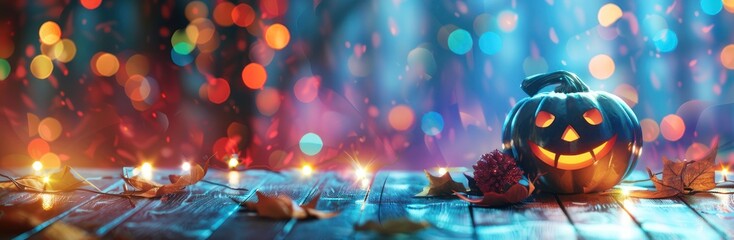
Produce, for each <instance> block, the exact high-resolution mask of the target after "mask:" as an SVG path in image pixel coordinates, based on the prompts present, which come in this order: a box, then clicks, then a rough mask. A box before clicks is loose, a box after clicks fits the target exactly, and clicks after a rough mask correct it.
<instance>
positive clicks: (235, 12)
mask: <svg viewBox="0 0 734 240" xmlns="http://www.w3.org/2000/svg"><path fill="white" fill-rule="evenodd" d="M253 21H255V10H253V9H252V7H250V5H247V4H244V3H241V4H238V5H237V6H235V7H234V8H233V9H232V22H234V24H235V25H237V26H240V27H247V26H250V24H252V22H253Z"/></svg>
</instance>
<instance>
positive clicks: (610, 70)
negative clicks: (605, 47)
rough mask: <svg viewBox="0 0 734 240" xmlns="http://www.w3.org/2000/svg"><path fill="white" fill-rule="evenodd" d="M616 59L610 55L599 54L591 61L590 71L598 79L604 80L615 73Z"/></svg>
mask: <svg viewBox="0 0 734 240" xmlns="http://www.w3.org/2000/svg"><path fill="white" fill-rule="evenodd" d="M614 68H615V66H614V60H613V59H612V58H611V57H609V55H605V54H599V55H596V56H594V57H593V58H591V60H590V61H589V72H590V73H591V75H592V76H594V77H595V78H596V79H599V80H604V79H607V78H609V77H611V76H612V74H614Z"/></svg>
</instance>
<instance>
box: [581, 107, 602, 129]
mask: <svg viewBox="0 0 734 240" xmlns="http://www.w3.org/2000/svg"><path fill="white" fill-rule="evenodd" d="M584 120H586V122H587V123H589V124H591V125H599V124H601V122H602V121H604V119H602V117H601V112H599V109H596V108H592V109H589V110H588V111H586V112H585V113H584Z"/></svg>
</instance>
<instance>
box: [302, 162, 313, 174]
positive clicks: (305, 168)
mask: <svg viewBox="0 0 734 240" xmlns="http://www.w3.org/2000/svg"><path fill="white" fill-rule="evenodd" d="M311 174H313V168H312V167H311V165H303V167H301V175H303V176H311Z"/></svg>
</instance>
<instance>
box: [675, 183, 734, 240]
mask: <svg viewBox="0 0 734 240" xmlns="http://www.w3.org/2000/svg"><path fill="white" fill-rule="evenodd" d="M714 191H719V192H731V191H732V190H731V189H730V188H729V189H727V188H720V189H714ZM682 200H683V201H684V202H685V203H686V204H688V206H690V207H691V208H692V209H693V210H695V211H696V212H697V213H698V214H699V215H700V216H702V217H703V218H704V219H705V220H706V221H707V222H708V223H709V224H711V225H712V226H713V227H714V229H716V230H717V231H718V232H719V234H721V235H722V237H723V238H725V239H734V195H732V194H716V193H698V194H696V195H690V196H685V197H683V198H682Z"/></svg>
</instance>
